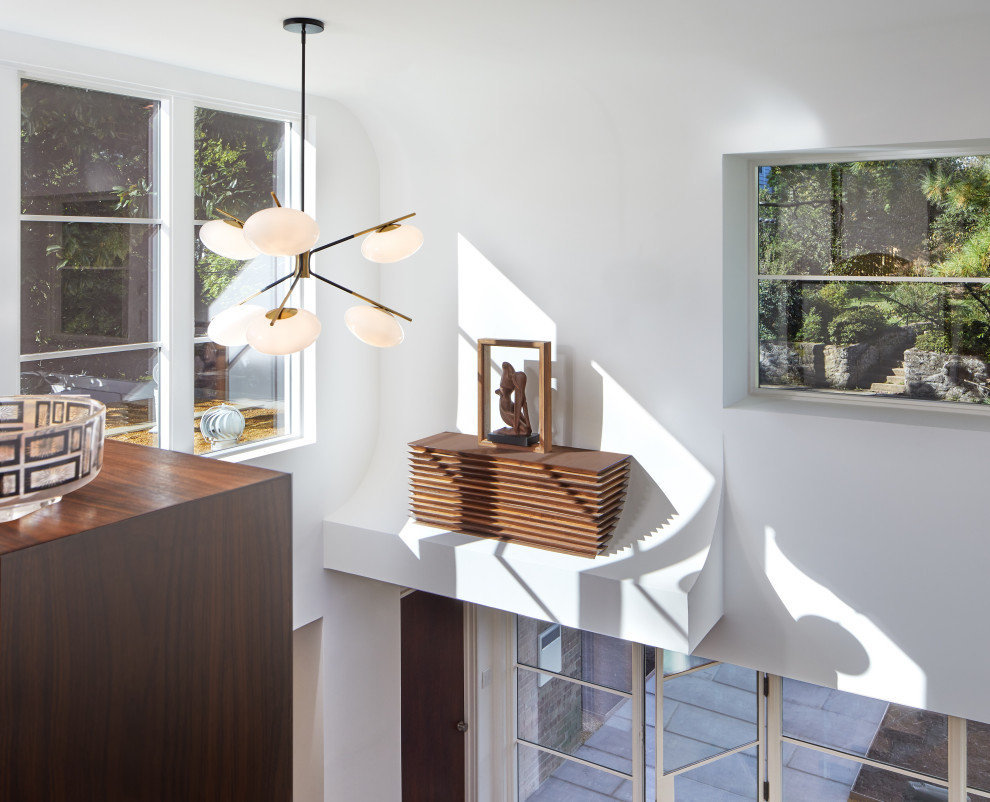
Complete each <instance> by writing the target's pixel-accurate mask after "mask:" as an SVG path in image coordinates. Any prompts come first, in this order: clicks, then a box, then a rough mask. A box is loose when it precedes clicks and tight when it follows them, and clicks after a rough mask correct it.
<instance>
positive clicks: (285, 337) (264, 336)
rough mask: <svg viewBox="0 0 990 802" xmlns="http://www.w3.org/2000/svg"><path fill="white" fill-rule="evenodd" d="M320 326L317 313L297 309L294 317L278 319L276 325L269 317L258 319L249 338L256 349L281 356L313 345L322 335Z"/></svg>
mask: <svg viewBox="0 0 990 802" xmlns="http://www.w3.org/2000/svg"><path fill="white" fill-rule="evenodd" d="M320 328H321V327H320V320H319V318H318V317H317V316H316V315H314V314H313V313H312V312H307V311H306V310H305V309H297V310H296V314H294V315H293V316H292V317H284V318H282V319H281V320H276V321H275V325H274V326H273V325H271V320H269V319H268V318H267V317H263V318H261V320H256V321H255V322H254V323H252V324H251V327H250V328H249V329H248V333H247V339H248V343H250V345H251V347H252V348H254V349H255V350H256V351H261V353H263V354H272V355H273V356H281V355H283V354H294V353H296V351H302V349H303V348H306V347H307V346H310V345H312V344H313V342H315V340H316V338H317V337H319V336H320Z"/></svg>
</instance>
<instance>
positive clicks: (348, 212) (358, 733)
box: [0, 31, 399, 800]
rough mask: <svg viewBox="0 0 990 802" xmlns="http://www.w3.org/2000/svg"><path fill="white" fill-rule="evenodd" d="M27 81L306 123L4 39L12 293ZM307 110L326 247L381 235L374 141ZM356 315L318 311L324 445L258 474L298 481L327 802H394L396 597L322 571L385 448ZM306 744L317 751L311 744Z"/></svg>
mask: <svg viewBox="0 0 990 802" xmlns="http://www.w3.org/2000/svg"><path fill="white" fill-rule="evenodd" d="M20 70H25V71H27V72H28V73H29V74H31V75H33V76H38V77H46V78H51V79H54V80H59V79H64V80H67V81H71V80H73V79H74V78H76V77H80V78H82V79H83V80H87V81H97V82H100V81H105V80H110V81H113V82H115V83H117V84H118V85H121V84H122V85H124V87H125V88H127V89H133V91H134V92H135V93H140V92H142V91H144V92H152V93H159V92H163V91H171V92H175V93H179V94H186V95H193V96H196V97H197V98H203V99H206V100H211V99H213V100H216V101H217V102H220V103H222V104H238V103H241V104H248V105H250V106H252V107H260V108H262V109H271V110H275V111H276V112H281V113H287V114H293V113H297V112H298V93H295V92H287V91H282V90H277V89H274V88H272V87H266V86H260V85H257V84H247V83H244V82H240V81H235V80H231V79H227V78H222V77H218V76H213V75H207V74H204V73H199V72H195V71H191V70H183V69H179V68H175V67H170V66H168V65H164V64H157V63H154V62H149V61H142V60H139V59H133V58H126V57H123V56H117V55H113V54H110V53H106V52H102V51H95V50H87V49H83V48H78V47H73V46H69V45H63V44H57V43H53V42H48V41H45V40H41V39H34V38H30V37H25V36H19V35H15V34H9V33H6V32H4V31H0V131H3V132H4V133H3V134H2V135H0V137H2V138H0V148H2V149H3V150H2V151H0V152H2V154H3V158H0V179H4V180H2V181H0V186H2V187H3V189H2V192H0V210H3V211H4V212H5V213H4V214H3V215H2V216H0V234H2V235H3V241H5V242H6V243H7V244H8V245H7V250H6V258H5V259H4V260H3V263H2V267H0V270H2V271H3V275H4V277H5V280H6V282H7V286H8V287H16V286H17V285H18V281H19V280H18V255H17V245H16V243H17V232H18V227H19V223H18V222H17V213H18V211H19V207H18V202H19V201H18V191H19V189H18V188H19V186H20V180H19V175H18V167H17V165H18V151H17V149H18V147H19V144H18V141H17V140H16V139H15V138H14V137H12V136H11V132H16V131H17V130H19V123H18V120H19V114H20V109H19V102H20V101H19V71H20ZM309 110H310V112H311V114H312V115H313V117H312V119H311V124H310V126H309V127H308V130H307V134H309V135H310V136H311V137H312V140H311V141H313V142H314V145H315V147H316V149H317V150H318V152H319V156H318V159H317V160H316V172H315V179H316V185H317V187H318V190H317V203H316V206H315V207H313V209H312V211H314V213H315V216H316V217H317V219H318V221H319V222H320V224H321V226H322V230H323V232H324V235H325V238H326V239H327V240H329V239H336V238H337V237H338V236H344V235H346V234H349V233H352V232H354V231H358V230H361V229H365V228H367V227H368V226H370V225H374V224H375V223H377V222H379V204H378V195H379V187H378V165H377V160H376V157H375V153H374V151H373V149H372V147H371V144H370V142H369V140H368V138H367V135H366V134H365V132H364V131H363V129H362V128H361V125H360V124H359V123H358V122H357V120H356V119H355V118H354V117H353V116H352V115H351V114H350V113H349V112H348V111H347V110H346V109H344V108H343V107H342V106H340V105H339V104H337V103H334V102H332V101H328V100H313V99H311V101H310V103H309ZM189 200H190V201H191V198H190V199H189ZM189 211H190V214H191V206H190V207H189ZM327 257H329V258H327ZM318 258H319V267H318V268H317V269H318V270H319V271H320V272H321V273H323V274H324V275H326V276H328V277H331V278H334V279H336V280H338V281H340V282H341V283H342V284H344V285H346V286H350V287H352V288H354V289H355V290H357V291H359V292H364V293H366V294H368V295H370V296H372V297H374V296H375V295H376V293H377V290H378V277H377V270H376V269H375V267H374V266H373V265H370V263H368V262H366V261H364V260H363V259H361V257H360V254H359V250H358V248H357V247H356V246H352V247H351V248H350V249H347V247H346V246H344V247H343V248H336V249H334V251H333V252H332V253H331V254H321V255H320V257H318ZM314 267H316V265H315V263H314ZM314 290H315V288H314ZM0 303H2V309H3V311H4V312H5V314H4V315H3V316H2V320H0V334H2V338H0V371H2V372H0V379H2V387H0V391H2V392H6V393H16V392H18V391H19V389H18V386H17V372H18V367H17V364H18V363H17V347H18V346H17V343H18V342H19V335H18V314H17V296H16V293H12V292H8V293H6V294H5V295H4V300H3V301H2V302H0ZM350 305H351V303H350V297H349V296H347V295H345V294H343V293H340V292H337V291H335V290H333V289H331V288H329V287H321V288H320V292H319V294H318V295H317V299H316V306H317V311H318V314H319V315H320V317H321V318H322V320H323V321H324V331H323V335H322V336H321V338H320V341H319V343H318V344H317V346H316V349H315V370H314V371H313V372H311V374H310V375H311V377H315V382H316V387H315V394H316V398H317V404H316V406H315V410H316V415H315V442H314V443H313V444H312V445H308V446H305V447H302V448H297V449H294V450H292V451H286V452H283V453H281V454H276V455H273V456H269V457H266V458H264V459H258V460H255V462H256V463H257V464H259V465H262V466H264V467H268V468H272V469H275V470H281V471H286V472H288V473H291V474H292V475H293V499H294V504H293V529H294V532H293V621H294V626H295V627H297V628H298V627H303V626H304V625H306V624H309V623H310V622H314V621H317V620H319V619H322V626H321V627H320V631H319V632H318V633H317V635H315V636H314V635H312V633H310V634H307V635H303V634H300V635H299V636H298V637H297V638H295V639H294V644H295V654H294V658H295V660H294V662H295V671H296V692H297V695H301V696H304V697H305V698H309V699H311V700H312V699H316V700H321V703H322V704H323V710H322V711H321V713H320V715H319V716H318V717H317V719H316V720H315V721H316V723H317V724H320V725H322V722H327V724H326V729H325V732H324V734H323V742H322V746H323V748H324V751H325V763H326V772H327V777H328V778H330V779H328V780H327V782H326V783H325V792H326V798H327V799H333V800H338V799H339V800H351V799H380V800H387V799H390V798H396V797H397V795H398V793H399V791H398V789H399V743H398V733H397V730H395V729H394V728H393V727H392V724H391V722H390V721H388V720H387V719H386V720H385V721H384V722H383V721H382V720H380V719H376V717H375V716H370V715H365V711H366V710H368V709H374V708H375V707H376V706H377V705H385V706H386V709H389V710H391V709H393V708H394V709H395V710H397V709H398V688H399V680H398V621H399V618H398V616H399V606H398V595H397V590H396V589H395V588H393V587H390V586H385V585H382V584H380V583H375V582H370V581H366V580H361V579H357V578H354V577H347V576H342V575H334V574H332V573H330V572H327V571H325V570H324V569H323V566H322V563H323V560H322V528H321V526H322V520H323V518H324V517H325V516H326V515H327V514H328V513H329V512H330V511H332V510H333V509H334V508H335V507H337V506H338V505H339V504H341V503H342V502H343V500H345V499H346V498H347V497H348V496H349V495H350V494H351V492H352V491H353V489H354V487H355V486H356V485H357V484H358V483H359V482H360V480H361V477H362V476H363V473H364V471H365V469H366V467H367V459H368V454H369V453H370V450H371V449H372V448H373V445H374V442H375V439H376V437H377V436H378V433H377V429H376V420H377V414H378V407H377V394H378V364H377V363H378V353H377V351H376V350H374V349H371V348H369V347H368V346H365V345H363V344H362V343H360V342H358V341H357V340H356V339H355V338H353V337H352V336H351V335H350V334H349V333H348V332H347V330H346V328H345V327H344V324H343V319H342V316H343V312H344V310H345V309H346V308H347V307H348V306H350ZM189 320H190V321H191V317H190V318H189ZM316 626H318V627H319V626H320V625H316ZM314 638H315V640H314ZM314 643H315V644H316V646H314ZM317 647H319V648H317ZM320 649H322V657H321V651H320ZM321 660H322V667H321ZM320 676H322V677H323V681H324V682H325V683H326V685H325V686H324V687H323V688H322V689H321V688H320V687H318V686H317V687H314V684H313V683H314V682H318V681H319V678H320ZM341 721H347V722H349V724H348V727H347V729H346V730H342V729H341V728H340V727H339V722H341ZM318 734H319V733H317V735H318ZM311 737H312V738H316V735H311ZM308 743H309V746H312V745H313V743H314V741H312V740H310V741H309V742H308ZM316 743H317V744H318V743H319V741H318V739H317V740H316ZM308 757H310V758H311V755H308ZM322 762H323V761H318V760H313V759H307V760H304V761H300V762H299V763H298V764H297V769H298V770H299V771H300V772H301V773H302V774H301V775H300V776H297V777H296V784H297V786H299V787H301V788H304V789H305V793H306V794H307V795H309V796H310V797H311V796H312V795H313V794H315V793H318V789H319V788H321V787H324V781H323V778H322V777H320V776H319V772H320V771H321V770H322V769H323V767H322V766H321V765H320V764H321V763H322ZM314 772H316V775H315V776H314ZM314 789H315V790H314Z"/></svg>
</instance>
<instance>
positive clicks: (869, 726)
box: [783, 679, 949, 779]
mask: <svg viewBox="0 0 990 802" xmlns="http://www.w3.org/2000/svg"><path fill="white" fill-rule="evenodd" d="M783 688H784V691H783V693H784V701H783V719H784V724H783V727H784V735H785V736H789V737H792V738H798V739H800V740H802V741H807V742H809V743H814V744H819V745H821V746H829V747H832V748H833V749H838V750H839V751H842V752H847V753H849V754H851V755H859V756H862V757H869V758H870V759H872V760H876V761H879V762H881V763H887V764H890V765H892V766H899V767H901V768H905V769H910V770H911V771H917V772H921V773H924V774H930V775H932V776H934V777H939V778H942V779H945V778H946V777H947V776H948V753H949V741H948V718H947V717H946V716H944V715H942V714H940V713H933V712H931V711H928V710H918V709H916V708H913V707H906V706H905V705H895V704H888V703H887V702H884V701H882V700H880V699H871V698H869V697H866V696H858V695H857V694H853V693H847V692H845V691H837V690H833V689H831V688H823V687H821V686H818V685H810V684H808V683H805V682H798V681H797V680H791V679H785V680H784V683H783Z"/></svg>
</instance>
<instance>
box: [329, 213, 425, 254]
mask: <svg viewBox="0 0 990 802" xmlns="http://www.w3.org/2000/svg"><path fill="white" fill-rule="evenodd" d="M415 216H416V212H412V213H411V214H406V215H403V216H402V217H396V218H395V219H394V220H389V221H387V222H385V223H379V224H378V225H377V226H372V227H371V228H366V229H365V230H364V231H358V232H357V234H350V235H348V236H346V237H341V238H340V239H338V240H334V241H333V242H328V243H327V244H326V245H321V246H320V247H319V248H313V250H311V251H310V253H311V254H313V253H319V252H320V251H325V250H326V249H327V248H332V247H333V246H334V245H340V243H342V242H347V241H348V240H352V239H354V238H355V237H363V236H364V235H365V234H370V233H371V232H372V231H377V230H378V229H380V228H385V226H391V225H394V224H395V223H398V222H401V221H402V220H408V219H409V218H410V217H415Z"/></svg>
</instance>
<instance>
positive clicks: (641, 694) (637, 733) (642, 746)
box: [632, 643, 646, 802]
mask: <svg viewBox="0 0 990 802" xmlns="http://www.w3.org/2000/svg"><path fill="white" fill-rule="evenodd" d="M643 650H644V647H643V645H642V644H639V643H634V644H632V666H633V671H632V698H633V704H632V737H633V752H632V756H633V759H632V773H633V799H635V800H636V801H637V802H645V800H646V672H645V668H646V666H645V664H644V662H643Z"/></svg>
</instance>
